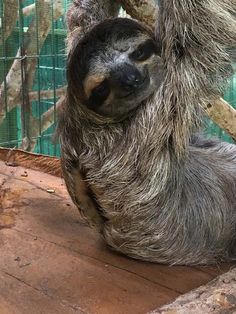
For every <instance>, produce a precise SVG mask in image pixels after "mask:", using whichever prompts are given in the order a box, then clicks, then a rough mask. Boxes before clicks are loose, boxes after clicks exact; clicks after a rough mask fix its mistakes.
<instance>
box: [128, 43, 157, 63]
mask: <svg viewBox="0 0 236 314" xmlns="http://www.w3.org/2000/svg"><path fill="white" fill-rule="evenodd" d="M153 54H157V47H156V45H155V43H154V41H153V40H152V39H148V40H147V41H145V42H144V43H142V44H140V45H139V46H138V48H137V49H135V50H134V51H133V52H132V53H131V54H130V56H129V57H130V58H131V59H133V60H134V61H145V60H147V59H149V58H150V57H151V56H152V55H153Z"/></svg>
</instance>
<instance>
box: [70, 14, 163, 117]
mask: <svg viewBox="0 0 236 314" xmlns="http://www.w3.org/2000/svg"><path fill="white" fill-rule="evenodd" d="M159 50H160V49H159V47H158V46H157V44H156V42H155V41H154V39H153V37H152V34H151V33H150V32H149V31H147V30H146V29H145V28H144V27H143V26H141V25H140V24H138V23H137V22H135V21H133V20H130V19H121V18H116V19H112V20H107V21H104V22H103V23H101V24H99V25H97V26H96V27H94V28H93V29H92V30H91V31H90V32H89V33H88V34H87V35H86V36H85V37H84V38H83V39H82V40H81V41H80V42H79V43H78V45H77V46H76V47H75V49H74V51H73V52H72V54H71V56H70V57H69V62H68V90H69V91H70V89H71V90H73V94H75V95H77V97H78V99H79V103H80V104H81V105H83V106H86V107H87V109H89V110H92V111H94V112H96V113H97V114H99V115H102V116H106V117H116V118H119V117H125V116H127V115H128V114H129V113H130V112H131V111H133V110H134V109H135V108H137V107H138V106H139V105H140V104H141V103H142V102H143V101H145V100H146V99H147V98H148V97H149V96H150V95H152V94H153V93H154V92H155V91H156V90H157V88H158V87H159V85H160V84H161V82H162V63H161V58H160V56H159V53H160V51H159Z"/></svg>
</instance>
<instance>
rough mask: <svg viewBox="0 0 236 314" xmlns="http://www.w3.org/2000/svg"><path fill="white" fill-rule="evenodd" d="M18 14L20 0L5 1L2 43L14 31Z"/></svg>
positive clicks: (0, 40)
mask: <svg viewBox="0 0 236 314" xmlns="http://www.w3.org/2000/svg"><path fill="white" fill-rule="evenodd" d="M17 16H18V0H8V1H6V0H4V1H3V21H2V27H1V38H0V43H1V44H2V43H3V41H5V40H6V39H7V38H8V37H9V36H10V35H11V33H12V31H13V29H14V27H15V25H16V20H17Z"/></svg>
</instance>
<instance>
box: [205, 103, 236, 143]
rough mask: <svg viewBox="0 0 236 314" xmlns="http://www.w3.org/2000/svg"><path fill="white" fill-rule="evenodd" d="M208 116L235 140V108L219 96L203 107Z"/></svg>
mask: <svg viewBox="0 0 236 314" xmlns="http://www.w3.org/2000/svg"><path fill="white" fill-rule="evenodd" d="M204 109H205V111H206V113H207V114H208V116H209V117H210V118H211V119H212V120H213V121H214V122H215V123H216V124H217V125H218V126H219V127H220V128H221V129H223V130H225V131H226V132H227V133H228V134H229V135H230V136H231V137H232V138H233V139H234V140H235V141H236V110H235V109H234V108H233V107H232V106H230V105H229V104H228V103H227V102H226V101H225V100H224V99H222V98H220V99H218V100H215V101H214V102H212V103H211V104H208V105H207V107H206V108H204Z"/></svg>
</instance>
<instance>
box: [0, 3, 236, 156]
mask: <svg viewBox="0 0 236 314" xmlns="http://www.w3.org/2000/svg"><path fill="white" fill-rule="evenodd" d="M58 2H60V1H51V6H50V12H49V13H50V14H49V16H50V19H51V21H52V23H51V27H50V31H49V33H48V36H47V38H46V40H45V42H44V45H43V47H42V49H41V50H39V49H38V50H37V52H36V53H34V54H32V55H27V58H25V57H24V56H25V54H26V53H27V51H24V48H25V45H27V36H28V30H29V26H30V25H31V23H32V21H33V19H34V16H37V14H31V15H27V14H25V12H24V9H25V8H31V7H30V5H31V4H34V3H35V1H30V0H28V1H19V2H18V5H19V7H18V10H19V18H18V19H17V21H16V23H15V25H14V29H13V31H12V32H11V35H10V36H9V37H8V38H7V39H6V38H5V36H6V34H4V33H6V29H4V26H3V25H4V19H5V20H6V15H5V14H6V13H5V12H6V5H7V1H3V0H0V18H1V25H2V28H1V38H0V80H1V82H2V86H4V87H5V90H4V97H2V102H3V106H4V110H5V113H6V117H5V119H4V120H3V121H2V122H1V120H0V123H1V124H0V146H6V147H16V148H24V147H25V146H24V144H23V145H22V139H26V140H27V132H30V130H31V129H35V126H34V124H33V122H35V121H36V122H37V132H36V133H37V134H36V135H35V136H34V137H33V139H34V140H35V143H34V145H32V146H31V148H30V149H33V151H34V152H37V153H42V154H47V155H56V156H59V155H60V148H59V145H58V144H57V143H55V142H54V141H53V134H54V130H55V125H56V110H55V106H56V103H57V101H58V99H59V96H58V93H59V91H60V89H61V88H62V87H64V86H65V85H66V79H65V62H66V54H65V37H66V25H65V14H63V15H61V17H60V18H58V19H57V20H55V14H56V4H55V3H58ZM39 4H40V1H36V7H35V11H36V12H37V10H38V11H39V10H40V8H39V7H38V6H39ZM69 4H70V1H62V5H63V7H64V12H66V8H67V7H68V6H69ZM4 15H5V16H4ZM35 25H36V28H37V31H36V36H35V38H33V39H31V40H34V41H35V43H36V46H37V45H38V46H39V43H38V41H39V38H37V35H38V33H39V31H40V29H39V28H40V20H38V19H36V24H35ZM19 47H21V54H20V56H19V57H18V58H16V54H17V50H18V49H19ZM26 59H27V60H34V61H35V64H36V68H35V69H36V71H35V74H34V79H33V84H32V86H30V95H31V96H32V97H33V100H32V99H29V97H28V96H27V95H28V94H27V92H29V90H28V89H27V87H24V84H23V86H22V88H21V89H22V90H21V91H20V97H18V98H19V99H18V100H17V99H16V101H15V103H14V106H13V107H14V108H13V109H12V110H9V107H10V102H11V98H10V95H8V90H7V73H8V72H9V70H10V69H11V67H12V66H13V62H14V61H15V60H19V61H20V67H21V68H20V72H21V80H24V79H25V77H24V75H25V71H24V67H27V66H28V65H27V62H30V61H27V60H26ZM18 74H19V73H18ZM27 75H28V76H29V77H30V72H29V73H28V74H27ZM42 91H45V92H49V93H50V97H49V98H47V99H46V98H45V96H42V95H43V94H42ZM31 96H30V97H31ZM24 97H25V98H24ZM225 99H226V100H227V101H228V102H229V103H230V104H232V105H233V106H235V107H236V76H235V77H234V78H233V79H232V80H231V83H230V87H229V89H228V91H227V93H226V94H225ZM0 106H1V105H0ZM29 106H30V110H29ZM50 108H52V110H51V116H50V119H51V120H50V121H52V122H53V123H51V125H50V127H48V128H46V129H45V125H44V120H43V117H44V114H45V115H46V113H48V111H50V110H49V109H50ZM0 117H1V112H0ZM32 121H33V122H32ZM36 122H35V123H36ZM30 123H32V125H30ZM28 129H29V130H28ZM206 133H207V134H209V135H216V136H219V137H221V138H223V139H224V140H227V141H232V139H231V138H230V137H229V136H228V135H227V134H225V133H224V132H223V131H222V130H221V129H219V128H218V127H217V126H216V125H214V124H213V123H212V122H211V121H208V122H207V128H206ZM23 143H24V142H23ZM26 146H27V145H26ZM32 147H33V148H32Z"/></svg>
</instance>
